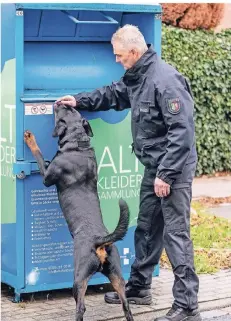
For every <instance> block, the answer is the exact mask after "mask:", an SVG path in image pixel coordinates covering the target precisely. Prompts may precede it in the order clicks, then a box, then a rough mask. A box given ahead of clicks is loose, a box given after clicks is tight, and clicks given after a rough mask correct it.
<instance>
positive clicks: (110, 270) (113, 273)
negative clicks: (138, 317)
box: [102, 245, 134, 321]
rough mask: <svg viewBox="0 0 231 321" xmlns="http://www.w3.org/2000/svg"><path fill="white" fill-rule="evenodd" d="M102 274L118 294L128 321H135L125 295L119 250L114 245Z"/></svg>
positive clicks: (110, 249)
mask: <svg viewBox="0 0 231 321" xmlns="http://www.w3.org/2000/svg"><path fill="white" fill-rule="evenodd" d="M102 273H103V274H104V275H105V276H106V277H108V278H109V280H110V282H111V284H112V286H113V287H114V289H115V291H116V292H117V294H118V296H119V298H120V301H121V303H122V307H123V311H124V314H125V318H126V320H127V321H134V319H133V316H132V312H131V310H130V307H129V303H128V300H127V298H126V294H125V281H124V279H123V277H122V272H121V266H120V256H119V253H118V250H117V248H116V247H115V246H114V245H112V246H111V247H110V248H109V249H108V257H107V262H105V264H104V265H103V271H102Z"/></svg>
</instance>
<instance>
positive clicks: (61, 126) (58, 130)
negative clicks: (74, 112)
mask: <svg viewBox="0 0 231 321" xmlns="http://www.w3.org/2000/svg"><path fill="white" fill-rule="evenodd" d="M66 128H67V126H66V124H65V123H64V122H62V121H58V122H57V124H56V126H55V129H54V131H53V134H52V136H53V137H59V136H61V135H63V134H64V132H65V130H66Z"/></svg>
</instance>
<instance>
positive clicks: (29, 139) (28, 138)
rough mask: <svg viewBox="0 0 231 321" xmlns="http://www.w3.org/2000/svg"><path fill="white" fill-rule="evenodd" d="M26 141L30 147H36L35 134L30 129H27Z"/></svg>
mask: <svg viewBox="0 0 231 321" xmlns="http://www.w3.org/2000/svg"><path fill="white" fill-rule="evenodd" d="M24 142H25V143H26V144H27V146H28V147H29V148H30V149H36V147H37V143H36V140H35V137H34V135H33V134H32V132H30V131H29V130H26V131H25V133H24Z"/></svg>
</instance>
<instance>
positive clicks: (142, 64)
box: [124, 45, 157, 80]
mask: <svg viewBox="0 0 231 321" xmlns="http://www.w3.org/2000/svg"><path fill="white" fill-rule="evenodd" d="M156 57H157V56H156V52H155V50H154V48H153V45H148V50H147V51H146V52H145V53H144V54H143V55H142V56H141V57H140V59H139V60H138V61H137V62H136V63H135V65H134V66H132V67H131V68H129V69H128V70H127V71H126V72H125V74H124V79H125V80H126V79H133V80H135V79H138V78H139V77H140V76H141V75H143V74H144V73H145V72H146V71H147V69H148V67H149V66H150V65H151V64H152V63H153V62H155V61H156Z"/></svg>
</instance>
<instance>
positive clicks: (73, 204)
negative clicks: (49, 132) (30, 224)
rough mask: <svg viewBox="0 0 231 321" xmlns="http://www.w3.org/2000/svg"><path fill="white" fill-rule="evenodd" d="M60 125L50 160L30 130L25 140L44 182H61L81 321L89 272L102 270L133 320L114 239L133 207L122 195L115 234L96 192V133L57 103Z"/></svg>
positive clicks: (118, 237) (71, 110) (122, 231)
mask: <svg viewBox="0 0 231 321" xmlns="http://www.w3.org/2000/svg"><path fill="white" fill-rule="evenodd" d="M54 109H55V114H56V126H55V129H54V133H53V136H54V137H55V136H58V137H59V143H58V144H59V150H58V151H57V153H56V155H55V157H54V158H53V160H52V161H51V163H50V164H49V165H47V164H46V163H45V161H44V159H43V156H42V153H41V151H40V149H39V147H38V145H37V143H36V140H35V137H34V135H33V134H32V133H31V132H30V131H26V132H25V133H24V140H25V142H26V144H27V145H28V147H29V148H30V150H31V152H32V153H33V155H34V157H35V159H36V161H37V162H38V166H39V169H40V173H41V175H42V176H43V179H44V180H43V183H44V185H45V186H47V187H48V186H51V185H56V187H57V192H58V198H59V203H60V206H61V209H62V211H63V214H64V216H65V219H66V221H67V224H68V227H69V230H70V233H71V235H72V237H73V241H74V285H73V296H74V298H75V301H76V321H82V320H83V314H84V312H85V310H86V309H85V305H84V296H85V292H86V289H87V283H88V280H89V279H90V277H91V276H92V275H93V274H94V273H96V272H97V271H100V272H102V273H103V274H104V275H105V276H107V277H108V278H109V280H110V281H111V283H112V285H113V287H114V289H115V290H116V291H117V293H118V295H119V297H120V299H121V302H122V306H123V310H124V313H125V317H126V320H128V321H133V317H132V313H131V310H130V308H129V304H128V301H127V299H126V295H125V282H124V279H123V277H122V273H121V266H120V257H119V254H118V250H117V248H116V246H115V245H114V244H113V243H114V242H116V241H118V240H121V239H122V238H123V237H124V236H125V234H126V232H127V229H128V225H129V209H128V206H127V204H126V202H125V201H123V200H120V201H119V206H120V219H119V222H118V225H117V227H116V229H115V231H114V232H113V233H111V234H109V233H108V231H107V229H106V228H105V226H104V224H103V219H102V214H101V210H100V203H99V198H98V193H97V163H96V157H95V152H94V149H93V148H92V147H91V146H90V138H89V137H92V136H93V133H92V130H91V127H90V125H89V123H88V122H87V120H86V119H84V118H82V117H81V115H80V114H79V113H78V111H77V110H75V109H74V108H72V107H66V106H64V105H59V106H55V107H54Z"/></svg>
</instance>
